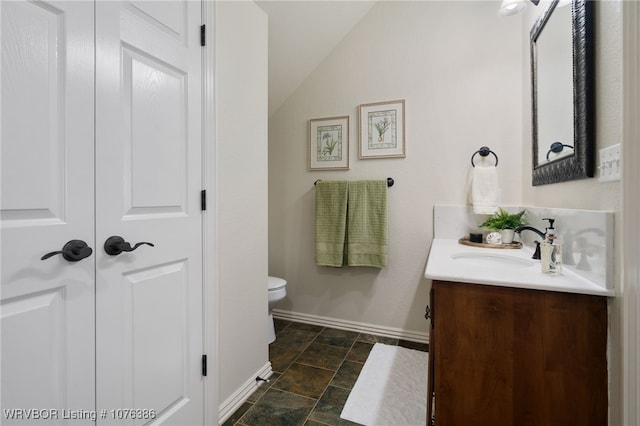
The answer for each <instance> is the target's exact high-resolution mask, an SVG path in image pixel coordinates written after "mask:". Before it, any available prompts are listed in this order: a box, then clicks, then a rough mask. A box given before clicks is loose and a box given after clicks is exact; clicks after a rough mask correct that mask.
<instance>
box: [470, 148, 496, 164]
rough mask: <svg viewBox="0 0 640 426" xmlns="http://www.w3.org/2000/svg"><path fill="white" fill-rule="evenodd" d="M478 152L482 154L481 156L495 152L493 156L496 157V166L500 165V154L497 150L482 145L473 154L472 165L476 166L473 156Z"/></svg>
mask: <svg viewBox="0 0 640 426" xmlns="http://www.w3.org/2000/svg"><path fill="white" fill-rule="evenodd" d="M476 154H480V156H481V157H486V156H487V155H489V154H493V156H494V157H495V158H496V164H495V166H496V167H498V156H497V155H496V153H495V152H493V151H491V150H490V149H489V147H487V146H483V147H481V148H480V149H479V150H477V151H476V152H474V153H473V155H472V156H471V165H472V166H473V167H475V166H476V165H475V164H474V163H473V157H475V156H476Z"/></svg>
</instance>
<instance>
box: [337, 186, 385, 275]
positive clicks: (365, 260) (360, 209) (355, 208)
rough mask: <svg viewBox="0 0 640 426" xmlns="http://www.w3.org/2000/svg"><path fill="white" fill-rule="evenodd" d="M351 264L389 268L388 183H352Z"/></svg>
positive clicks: (350, 216) (348, 237) (349, 229)
mask: <svg viewBox="0 0 640 426" xmlns="http://www.w3.org/2000/svg"><path fill="white" fill-rule="evenodd" d="M348 205H349V208H348V211H347V238H346V240H347V244H346V245H347V248H346V252H347V265H348V266H373V267H376V268H384V267H385V266H387V243H388V241H387V181H386V179H385V180H360V181H352V182H350V183H349V201H348Z"/></svg>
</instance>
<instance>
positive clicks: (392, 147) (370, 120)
mask: <svg viewBox="0 0 640 426" xmlns="http://www.w3.org/2000/svg"><path fill="white" fill-rule="evenodd" d="M359 112H360V114H359V115H360V117H359V118H360V123H359V128H360V144H359V152H358V155H359V158H360V159H361V160H364V159H369V158H393V157H404V156H405V139H404V100H399V101H389V102H377V103H373V104H362V105H360V109H359Z"/></svg>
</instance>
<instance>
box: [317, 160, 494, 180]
mask: <svg viewBox="0 0 640 426" xmlns="http://www.w3.org/2000/svg"><path fill="white" fill-rule="evenodd" d="M494 155H495V154H494ZM321 180H322V179H318V180H316V181H315V182H313V185H314V186H315V184H317V183H318V182H320V181H321ZM394 183H395V181H394V180H393V178H390V177H388V178H387V186H388V187H392V186H393V184H394Z"/></svg>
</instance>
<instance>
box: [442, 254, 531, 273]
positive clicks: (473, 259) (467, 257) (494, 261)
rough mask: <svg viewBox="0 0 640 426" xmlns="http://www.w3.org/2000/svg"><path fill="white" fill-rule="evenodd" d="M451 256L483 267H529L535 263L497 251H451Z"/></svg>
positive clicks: (459, 260)
mask: <svg viewBox="0 0 640 426" xmlns="http://www.w3.org/2000/svg"><path fill="white" fill-rule="evenodd" d="M451 258H452V259H453V260H455V261H456V262H462V263H465V264H467V265H472V266H481V267H485V268H486V267H489V268H497V269H504V268H509V269H521V268H530V267H532V266H533V265H535V262H534V261H533V260H530V259H523V258H520V257H514V256H509V255H506V254H497V253H453V254H452V255H451Z"/></svg>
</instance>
